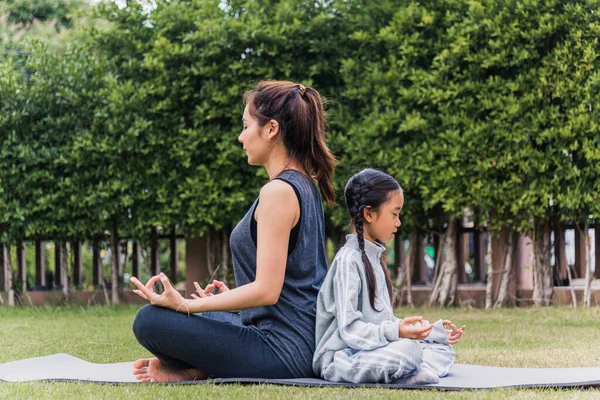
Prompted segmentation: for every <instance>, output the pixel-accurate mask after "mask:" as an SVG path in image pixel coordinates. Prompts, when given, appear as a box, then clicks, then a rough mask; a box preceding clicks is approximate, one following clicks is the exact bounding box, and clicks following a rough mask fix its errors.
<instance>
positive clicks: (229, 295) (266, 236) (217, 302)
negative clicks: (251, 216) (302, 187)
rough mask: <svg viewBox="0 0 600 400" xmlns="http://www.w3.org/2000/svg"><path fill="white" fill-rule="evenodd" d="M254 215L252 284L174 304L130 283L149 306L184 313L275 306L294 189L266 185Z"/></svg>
mask: <svg viewBox="0 0 600 400" xmlns="http://www.w3.org/2000/svg"><path fill="white" fill-rule="evenodd" d="M255 215H256V220H257V222H258V223H257V257H256V279H255V280H254V282H250V283H248V284H247V285H243V286H239V287H237V288H235V289H231V290H229V291H226V292H223V293H221V294H219V295H218V296H208V297H204V298H199V299H185V300H184V299H183V298H181V300H179V299H177V300H178V302H177V303H176V304H175V302H174V301H173V299H175V298H176V296H164V297H165V301H163V300H160V299H159V298H158V297H160V296H158V295H156V294H154V295H151V294H148V293H146V292H145V291H144V289H147V288H146V287H145V286H143V285H142V284H141V283H139V285H138V284H137V283H135V282H139V281H137V280H136V281H134V283H135V284H136V286H138V289H139V290H140V291H141V292H142V293H143V294H145V295H146V297H145V298H147V299H148V300H150V302H151V303H152V304H155V305H159V306H162V307H167V308H170V309H172V310H178V311H180V312H184V313H185V312H188V311H189V312H191V313H198V312H206V311H232V310H240V309H246V308H253V307H261V306H267V305H272V304H275V303H277V301H278V300H279V295H280V294H281V289H282V288H283V280H284V277H285V267H286V261H287V253H288V242H289V239H290V232H291V230H292V228H293V226H294V225H295V224H296V223H297V222H298V219H299V217H300V204H299V203H298V198H297V197H296V193H295V192H294V189H293V188H292V187H291V186H290V185H289V184H287V183H285V182H282V181H279V180H273V181H271V182H269V183H268V184H266V185H265V186H264V187H263V188H262V190H261V191H260V201H259V203H258V207H257V208H256V213H255ZM166 291H167V290H166V288H165V292H166ZM157 296H158V297H157ZM142 297H144V296H142ZM182 304H184V305H183V306H182Z"/></svg>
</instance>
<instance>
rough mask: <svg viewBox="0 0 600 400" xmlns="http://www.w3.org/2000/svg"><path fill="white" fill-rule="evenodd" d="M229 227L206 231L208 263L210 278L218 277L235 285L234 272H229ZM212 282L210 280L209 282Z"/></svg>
mask: <svg viewBox="0 0 600 400" xmlns="http://www.w3.org/2000/svg"><path fill="white" fill-rule="evenodd" d="M230 233H231V231H230V230H229V229H222V230H220V231H213V232H207V233H206V249H207V251H206V265H207V269H208V273H209V278H210V279H213V280H214V279H218V280H221V281H223V282H225V284H226V285H227V286H228V287H229V288H233V287H235V281H234V279H233V276H232V274H229V271H230V268H229V264H230V256H229V235H230ZM209 283H210V282H209Z"/></svg>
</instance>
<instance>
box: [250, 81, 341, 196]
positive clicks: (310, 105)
mask: <svg viewBox="0 0 600 400" xmlns="http://www.w3.org/2000/svg"><path fill="white" fill-rule="evenodd" d="M244 103H245V104H248V112H249V113H250V115H252V117H254V118H256V119H257V120H258V123H259V125H260V126H264V125H265V124H266V123H267V122H269V120H271V119H274V120H275V121H277V122H278V123H279V133H280V135H281V138H282V140H283V144H284V146H285V148H286V150H287V151H288V153H289V156H290V157H291V158H292V159H294V160H296V161H298V162H299V163H300V164H301V165H302V168H304V171H305V172H306V173H307V174H309V175H310V176H312V177H313V178H314V179H315V180H316V181H317V183H318V184H319V188H320V189H321V194H322V195H323V198H324V200H325V201H326V202H327V203H329V204H335V192H334V190H333V182H332V181H333V166H334V165H335V162H336V160H335V157H334V156H333V154H332V153H331V151H330V150H329V147H327V143H326V142H325V112H324V109H323V101H322V99H321V96H320V95H319V92H317V91H316V90H315V89H313V88H310V87H304V86H303V85H299V84H297V83H293V82H288V81H274V80H266V81H262V82H259V83H258V84H257V85H256V87H254V89H252V90H249V91H248V92H246V93H245V94H244Z"/></svg>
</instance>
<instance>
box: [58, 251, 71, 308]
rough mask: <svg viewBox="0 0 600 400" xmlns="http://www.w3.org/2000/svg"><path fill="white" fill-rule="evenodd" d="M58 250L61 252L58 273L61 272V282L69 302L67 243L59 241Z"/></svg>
mask: <svg viewBox="0 0 600 400" xmlns="http://www.w3.org/2000/svg"><path fill="white" fill-rule="evenodd" d="M56 251H58V252H60V256H59V259H60V265H59V266H57V269H58V273H59V274H60V284H61V285H62V293H63V295H64V296H65V301H66V302H67V303H68V302H69V296H70V295H71V291H70V290H69V269H68V264H67V244H66V242H64V241H61V242H59V246H58V248H57V249H56Z"/></svg>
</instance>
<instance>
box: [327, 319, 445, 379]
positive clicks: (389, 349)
mask: <svg viewBox="0 0 600 400" xmlns="http://www.w3.org/2000/svg"><path fill="white" fill-rule="evenodd" d="M455 358H456V355H455V353H454V349H453V348H452V346H451V345H449V344H448V338H447V336H446V330H445V329H444V326H443V325H442V321H441V320H439V321H437V322H436V323H435V324H433V328H432V330H431V333H430V334H429V336H428V337H427V338H426V339H425V340H412V339H400V340H397V341H393V342H390V343H389V344H388V345H386V346H383V347H379V348H377V349H374V350H354V349H350V348H348V349H343V350H339V351H336V352H335V354H334V357H333V361H332V362H331V363H330V364H329V365H327V366H324V367H323V372H322V374H323V379H325V380H328V381H333V382H352V383H375V382H378V383H391V382H394V381H397V380H399V379H401V378H406V377H408V376H411V375H414V374H416V373H417V372H419V371H420V370H421V369H422V368H427V369H429V370H430V371H432V372H433V373H435V374H436V375H437V376H439V377H443V376H445V375H447V374H448V372H450V368H452V365H453V364H454V359H455Z"/></svg>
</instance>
